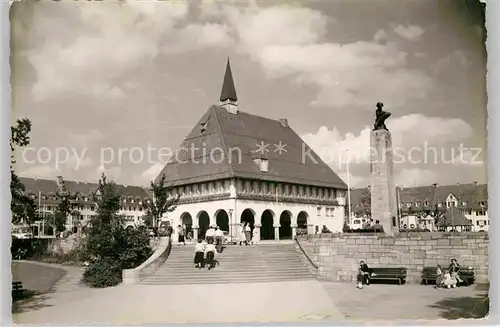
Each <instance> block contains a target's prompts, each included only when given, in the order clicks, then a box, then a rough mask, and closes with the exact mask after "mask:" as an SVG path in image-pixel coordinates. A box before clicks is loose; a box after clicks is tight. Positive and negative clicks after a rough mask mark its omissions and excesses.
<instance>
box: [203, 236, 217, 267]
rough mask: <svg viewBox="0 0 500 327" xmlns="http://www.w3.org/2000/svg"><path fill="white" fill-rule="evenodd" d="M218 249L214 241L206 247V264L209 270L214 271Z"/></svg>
mask: <svg viewBox="0 0 500 327" xmlns="http://www.w3.org/2000/svg"><path fill="white" fill-rule="evenodd" d="M216 252H217V249H216V248H215V245H214V242H213V241H210V240H209V241H208V244H207V246H206V247H205V257H206V263H207V266H208V270H210V269H212V268H213V267H214V266H215V253H216Z"/></svg>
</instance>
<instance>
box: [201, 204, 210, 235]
mask: <svg viewBox="0 0 500 327" xmlns="http://www.w3.org/2000/svg"><path fill="white" fill-rule="evenodd" d="M198 226H199V227H200V229H199V232H198V237H200V238H205V233H206V232H207V230H208V229H209V228H210V216H209V215H208V213H207V212H206V211H200V213H198Z"/></svg>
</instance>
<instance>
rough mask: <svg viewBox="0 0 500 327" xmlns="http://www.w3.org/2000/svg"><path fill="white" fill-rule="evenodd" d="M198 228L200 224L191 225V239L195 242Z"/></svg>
mask: <svg viewBox="0 0 500 327" xmlns="http://www.w3.org/2000/svg"><path fill="white" fill-rule="evenodd" d="M199 228H200V226H198V225H193V240H194V242H195V243H197V242H198V229H199Z"/></svg>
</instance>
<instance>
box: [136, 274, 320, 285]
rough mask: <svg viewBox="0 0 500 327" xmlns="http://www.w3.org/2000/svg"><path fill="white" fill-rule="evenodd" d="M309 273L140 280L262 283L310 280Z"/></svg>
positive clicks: (148, 283)
mask: <svg viewBox="0 0 500 327" xmlns="http://www.w3.org/2000/svg"><path fill="white" fill-rule="evenodd" d="M312 279H313V277H312V275H310V274H295V275H275V276H224V277H218V278H214V276H207V277H204V278H202V277H198V278H182V277H181V276H179V277H178V278H164V277H163V278H158V277H154V276H152V277H149V278H147V279H145V280H144V281H142V284H146V285H171V284H229V283H252V282H253V283H263V282H277V281H299V280H312Z"/></svg>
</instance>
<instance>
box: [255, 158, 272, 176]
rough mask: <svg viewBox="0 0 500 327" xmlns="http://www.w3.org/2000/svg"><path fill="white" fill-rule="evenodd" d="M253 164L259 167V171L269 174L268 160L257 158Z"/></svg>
mask: <svg viewBox="0 0 500 327" xmlns="http://www.w3.org/2000/svg"><path fill="white" fill-rule="evenodd" d="M253 162H254V163H255V164H256V165H257V166H259V170H260V171H261V172H263V173H267V172H268V171H269V160H267V159H266V158H255V159H253Z"/></svg>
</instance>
